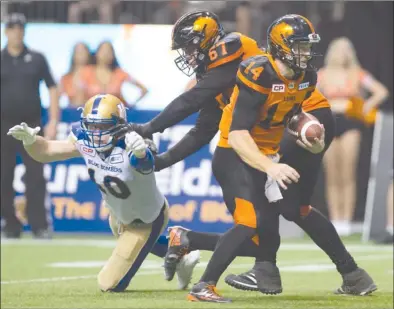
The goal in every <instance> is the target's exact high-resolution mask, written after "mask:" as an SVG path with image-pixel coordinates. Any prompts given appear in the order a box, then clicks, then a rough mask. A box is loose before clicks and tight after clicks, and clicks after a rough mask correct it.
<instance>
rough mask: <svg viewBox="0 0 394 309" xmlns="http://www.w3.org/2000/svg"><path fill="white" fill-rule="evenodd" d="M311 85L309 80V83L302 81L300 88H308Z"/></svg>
mask: <svg viewBox="0 0 394 309" xmlns="http://www.w3.org/2000/svg"><path fill="white" fill-rule="evenodd" d="M308 87H309V82H307V83H302V84H300V85H299V86H298V90H302V89H306V88H308Z"/></svg>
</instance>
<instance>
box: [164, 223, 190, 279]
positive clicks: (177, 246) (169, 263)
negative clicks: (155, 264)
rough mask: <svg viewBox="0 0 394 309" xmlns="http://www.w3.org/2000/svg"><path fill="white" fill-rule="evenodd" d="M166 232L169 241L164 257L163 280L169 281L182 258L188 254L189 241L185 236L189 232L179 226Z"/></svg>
mask: <svg viewBox="0 0 394 309" xmlns="http://www.w3.org/2000/svg"><path fill="white" fill-rule="evenodd" d="M168 231H169V233H170V235H169V239H170V240H169V242H168V250H167V253H166V256H165V257H164V273H165V279H166V280H167V281H171V280H172V279H173V278H174V275H175V272H176V269H177V266H178V264H179V262H180V261H181V259H182V257H183V256H185V255H186V254H188V253H189V252H190V249H189V240H188V238H187V236H186V234H187V232H188V231H189V230H188V229H185V228H183V227H181V226H174V227H170V228H168Z"/></svg>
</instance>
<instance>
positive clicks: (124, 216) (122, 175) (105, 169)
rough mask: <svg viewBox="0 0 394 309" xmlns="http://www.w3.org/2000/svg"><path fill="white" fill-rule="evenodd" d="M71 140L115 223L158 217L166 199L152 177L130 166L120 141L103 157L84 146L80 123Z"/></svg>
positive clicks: (73, 131) (73, 127)
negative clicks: (116, 221)
mask: <svg viewBox="0 0 394 309" xmlns="http://www.w3.org/2000/svg"><path fill="white" fill-rule="evenodd" d="M70 138H71V139H72V140H74V141H75V145H76V147H77V149H78V150H79V152H80V153H81V155H82V157H83V158H84V160H85V163H86V166H87V168H88V172H89V176H90V179H91V180H92V181H94V182H95V183H96V184H97V185H98V187H99V189H100V191H101V193H102V196H103V199H104V201H105V204H106V205H107V207H108V208H110V209H111V211H112V212H113V214H114V215H115V216H116V219H117V220H119V221H120V222H122V223H123V224H129V223H131V222H133V221H134V220H137V219H139V220H141V221H143V222H144V223H152V222H153V221H154V220H155V219H156V218H157V217H158V216H159V214H160V211H161V209H162V208H163V205H164V201H165V198H164V196H163V194H161V192H160V191H159V189H158V188H157V185H156V178H155V174H154V172H151V173H149V174H147V175H145V174H141V173H140V172H139V171H138V170H137V169H136V168H135V167H133V166H132V165H131V163H130V156H129V154H128V153H127V151H126V145H125V143H124V141H123V140H121V141H119V142H118V144H117V145H116V146H115V147H114V148H113V149H112V151H111V153H110V154H109V155H108V156H107V157H105V158H103V157H102V156H101V155H100V154H99V153H98V152H97V151H96V150H95V149H94V148H91V147H88V146H86V145H85V143H84V138H85V134H84V133H83V132H82V131H81V127H80V125H79V124H74V125H73V126H72V131H71V133H70Z"/></svg>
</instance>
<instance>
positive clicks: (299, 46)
mask: <svg viewBox="0 0 394 309" xmlns="http://www.w3.org/2000/svg"><path fill="white" fill-rule="evenodd" d="M283 40H284V41H285V42H286V43H287V45H288V47H289V49H290V52H286V51H284V50H283V49H282V50H278V52H279V54H281V56H282V57H281V60H283V61H284V62H285V63H286V64H287V65H288V66H289V67H290V68H292V69H293V70H294V71H296V72H302V71H315V70H316V67H315V66H314V65H313V61H314V60H315V59H316V57H318V56H322V55H321V54H319V53H316V52H315V46H316V45H317V43H319V42H320V36H319V35H318V34H316V33H312V34H309V35H308V37H307V38H304V37H301V38H294V37H293V38H292V37H290V38H287V39H285V38H284V39H283Z"/></svg>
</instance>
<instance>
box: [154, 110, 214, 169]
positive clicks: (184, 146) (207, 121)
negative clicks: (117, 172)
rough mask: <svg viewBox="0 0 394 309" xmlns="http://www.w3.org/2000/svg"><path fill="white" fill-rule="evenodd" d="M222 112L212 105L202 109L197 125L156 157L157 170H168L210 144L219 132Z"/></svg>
mask: <svg viewBox="0 0 394 309" xmlns="http://www.w3.org/2000/svg"><path fill="white" fill-rule="evenodd" d="M221 116H222V110H221V109H220V108H219V107H218V106H217V105H214V104H213V103H212V105H209V106H206V107H204V108H202V109H201V111H200V114H199V116H198V118H197V122H196V125H195V126H194V127H193V128H192V129H191V130H190V131H189V132H188V133H187V134H186V135H185V136H184V137H183V138H182V139H181V140H180V141H179V142H178V143H177V144H176V145H175V146H173V147H172V148H171V149H169V150H167V151H166V152H164V153H162V154H159V155H157V156H156V164H155V170H156V171H160V170H162V169H164V168H167V167H169V166H171V165H173V164H175V163H177V162H179V161H181V160H183V159H185V158H187V157H188V156H190V155H191V154H193V153H195V152H196V151H198V150H199V149H200V148H201V147H203V146H204V145H206V144H208V143H209V142H210V141H211V140H212V139H213V137H214V136H215V134H216V133H217V131H218V127H219V122H220V119H221Z"/></svg>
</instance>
